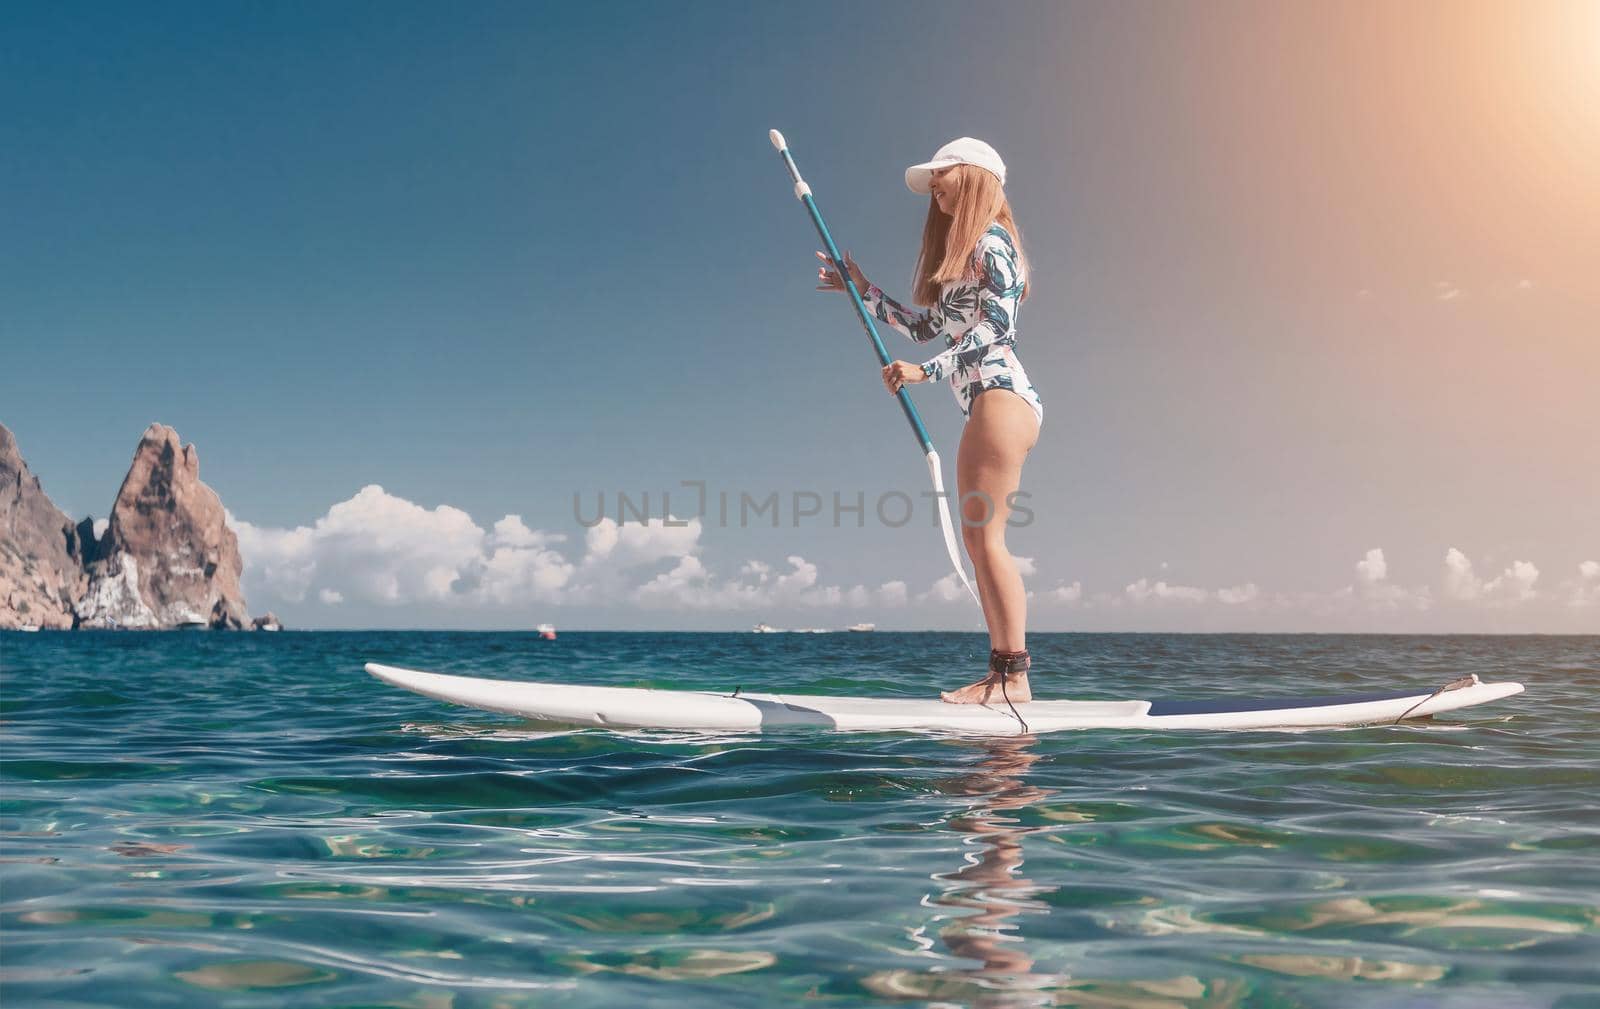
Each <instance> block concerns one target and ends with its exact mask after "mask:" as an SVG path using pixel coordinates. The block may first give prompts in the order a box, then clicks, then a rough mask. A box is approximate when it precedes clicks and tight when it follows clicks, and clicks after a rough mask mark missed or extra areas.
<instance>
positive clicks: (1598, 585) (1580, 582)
mask: <svg viewBox="0 0 1600 1009" xmlns="http://www.w3.org/2000/svg"><path fill="white" fill-rule="evenodd" d="M1565 587H1566V589H1567V605H1568V606H1580V607H1581V606H1600V561H1583V562H1581V563H1579V565H1578V577H1577V578H1575V579H1573V580H1572V581H1570V582H1567V583H1566V586H1565Z"/></svg>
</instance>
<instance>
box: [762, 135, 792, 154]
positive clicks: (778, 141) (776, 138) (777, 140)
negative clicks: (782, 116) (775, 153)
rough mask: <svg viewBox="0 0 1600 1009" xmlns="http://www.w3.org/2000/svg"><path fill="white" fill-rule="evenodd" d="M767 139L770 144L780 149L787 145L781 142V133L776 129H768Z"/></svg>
mask: <svg viewBox="0 0 1600 1009" xmlns="http://www.w3.org/2000/svg"><path fill="white" fill-rule="evenodd" d="M767 139H768V140H770V141H772V146H774V147H776V148H777V149H778V150H780V151H781V150H783V149H784V148H785V147H788V146H789V145H788V144H786V143H784V142H783V134H782V133H779V132H778V131H777V130H768V131H767Z"/></svg>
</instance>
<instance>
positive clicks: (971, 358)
mask: <svg viewBox="0 0 1600 1009" xmlns="http://www.w3.org/2000/svg"><path fill="white" fill-rule="evenodd" d="M973 260H974V263H975V265H977V266H978V267H979V269H978V272H977V275H976V276H974V277H972V278H971V279H962V280H955V281H951V282H950V283H948V284H946V285H944V288H943V289H942V290H941V291H940V294H939V303H938V304H937V305H935V306H933V307H932V308H930V309H928V311H926V312H921V313H917V312H913V311H911V310H910V309H908V308H906V307H905V306H904V305H902V304H900V303H899V302H898V301H895V300H894V299H893V298H891V297H889V296H888V295H886V294H884V293H883V290H882V289H881V288H879V287H878V285H876V284H871V285H869V286H868V287H867V290H866V293H865V294H864V295H863V296H862V301H864V302H865V303H866V306H867V310H868V311H870V312H871V313H872V314H873V317H874V318H876V319H877V320H878V321H879V322H887V323H888V324H889V325H891V326H893V327H894V328H895V329H898V330H899V331H900V332H902V333H904V334H905V335H907V336H909V337H911V339H913V340H915V341H916V342H918V343H928V342H930V341H932V340H934V339H942V340H943V342H944V346H945V350H944V352H943V353H941V354H939V355H938V356H937V357H934V358H931V359H930V360H928V361H927V362H926V363H924V364H923V365H922V370H923V371H925V372H927V374H928V379H929V381H937V380H939V379H941V378H946V379H948V380H949V382H950V389H951V391H953V392H954V393H955V394H956V402H957V403H958V404H960V406H961V413H962V414H963V415H965V416H971V414H972V401H973V400H975V399H977V398H978V394H979V393H981V392H983V391H985V390H987V389H1010V390H1011V391H1012V392H1014V393H1016V394H1017V395H1018V396H1021V397H1022V399H1023V401H1024V402H1026V403H1027V404H1028V405H1029V406H1031V407H1033V412H1034V413H1035V414H1036V415H1037V416H1038V418H1039V421H1040V423H1043V422H1044V405H1043V404H1042V403H1041V402H1039V393H1038V391H1037V390H1035V389H1034V387H1033V383H1032V382H1030V381H1028V373H1027V372H1025V371H1023V370H1022V362H1021V361H1019V360H1017V303H1018V302H1019V301H1021V300H1022V290H1023V288H1024V287H1025V286H1026V284H1027V282H1026V280H1025V279H1024V278H1023V277H1021V276H1020V275H1019V270H1018V267H1017V250H1016V246H1015V245H1013V244H1012V241H1011V235H1010V233H1009V232H1007V231H1006V229H1005V228H1004V227H1002V226H1001V225H999V224H991V225H989V230H988V231H986V232H984V234H983V237H982V238H979V239H978V245H977V248H975V249H974V250H973Z"/></svg>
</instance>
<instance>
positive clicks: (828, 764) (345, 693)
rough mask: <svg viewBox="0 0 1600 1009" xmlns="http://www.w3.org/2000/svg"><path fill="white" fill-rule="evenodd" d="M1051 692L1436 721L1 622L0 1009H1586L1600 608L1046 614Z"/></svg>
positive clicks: (463, 642)
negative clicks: (415, 691) (434, 687)
mask: <svg viewBox="0 0 1600 1009" xmlns="http://www.w3.org/2000/svg"><path fill="white" fill-rule="evenodd" d="M1030 645H1031V646H1032V648H1033V651H1034V654H1035V657H1036V662H1037V665H1036V673H1035V676H1034V682H1035V690H1036V692H1037V693H1038V694H1039V695H1040V696H1073V697H1079V698H1085V699H1088V698H1128V697H1151V696H1197V697H1198V696H1216V695H1219V694H1223V693H1233V694H1258V695H1259V694H1269V695H1270V694H1275V693H1292V692H1296V691H1304V692H1311V693H1318V694H1324V693H1335V692H1345V691H1363V690H1373V689H1378V690H1382V689H1391V688H1394V687H1396V686H1410V685H1415V686H1418V687H1424V688H1426V687H1432V686H1435V685H1438V684H1440V683H1443V682H1444V681H1446V680H1449V679H1452V678H1454V677H1457V676H1460V675H1462V674H1465V673H1469V672H1476V673H1478V674H1479V675H1480V676H1482V677H1483V678H1484V679H1485V680H1505V679H1517V680H1521V681H1523V682H1524V683H1526V684H1527V686H1528V692H1527V693H1526V694H1525V695H1523V696H1521V697H1518V698H1514V699H1512V700H1510V701H1505V702H1500V703H1498V704H1495V705H1491V706H1488V707H1484V708H1475V709H1471V710H1469V711H1464V712H1458V713H1455V714H1453V715H1449V716H1444V717H1443V718H1442V719H1441V720H1439V721H1437V722H1434V723H1432V724H1419V725H1405V726H1388V727H1381V728H1367V729H1355V730H1342V731H1323V732H1308V733H1269V732H1244V733H1215V732H1211V733H1187V734H1179V733H1152V732H1126V731H1123V732H1113V731H1101V730H1096V731H1089V732H1076V733H1059V734H1052V735H1045V736H1038V737H1019V738H1010V739H971V738H950V737H935V736H914V735H892V734H881V735H844V734H830V733H821V732H815V731H790V732H785V733H779V734H771V735H765V736H757V735H742V736H709V735H694V734H685V733H664V732H658V733H643V732H609V731H602V730H581V731H571V732H549V731H532V730H530V729H528V728H527V727H526V726H525V725H523V724H522V723H519V722H518V721H517V720H516V719H513V718H509V717H503V716H498V715H492V714H487V713H482V712H475V711H469V710H466V709H461V708H452V707H449V706H447V705H444V704H440V703H438V702H435V701H431V700H428V699H426V698H422V697H417V696H414V695H411V694H408V693H404V692H402V691H399V690H396V689H394V688H391V687H387V686H385V685H383V684H381V683H378V682H377V681H375V680H373V679H371V678H370V677H368V676H366V675H365V674H364V673H363V672H362V671H361V664H362V663H363V662H364V661H368V660H377V661H383V662H390V663H394V664H398V665H411V666H415V667H420V668H428V669H437V670H440V671H447V672H457V673H464V674H470V675H488V676H505V677H513V678H515V677H521V678H527V679H563V680H569V681H579V682H590V683H610V684H618V685H651V686H664V687H665V686H671V687H703V688H715V689H731V687H732V686H735V685H739V686H743V687H744V688H745V689H747V690H754V689H782V690H792V691H796V692H800V691H811V692H835V693H838V692H850V693H856V694H869V695H876V696H927V695H928V694H929V692H930V691H932V690H933V689H934V688H935V687H937V686H951V685H955V684H957V683H958V682H961V681H962V679H963V675H962V674H963V673H966V672H974V671H976V670H977V669H978V668H980V667H981V665H982V662H983V657H984V654H985V653H984V649H985V647H986V646H985V644H984V642H983V641H982V640H981V639H980V638H979V637H978V636H977V635H971V634H948V635H945V634H886V633H881V632H880V633H874V634H829V635H788V634H785V635H752V634H611V633H592V634H581V633H564V634H562V635H561V637H560V639H559V640H558V641H555V642H543V641H539V640H538V639H537V638H536V637H534V636H533V635H528V634H457V633H359V634H358V633H292V632H291V633H283V634H277V635H271V634H233V635H222V634H203V633H196V634H182V633H173V634H114V633H101V634H93V633H79V634H50V633H39V634H6V635H0V717H3V723H0V732H3V734H0V756H3V777H0V1005H4V1006H6V1007H7V1009H10V1007H14V1006H61V1007H66V1006H73V1007H81V1006H116V1007H143V1006H198V1005H218V1006H230V1007H253V1006H286V1005H293V1006H348V1007H356V1006H409V1007H416V1009H480V1007H481V1009H491V1007H492V1009H501V1007H517V1006H543V1005H555V1004H560V1005H563V1006H655V1005H662V1006H665V1005H680V1004H698V1005H708V1006H760V1007H767V1006H771V1005H773V1004H779V1003H794V1004H805V1005H816V1006H864V1005H895V1004H899V1005H928V1006H935V1005H938V1006H944V1005H984V1006H1034V1005H1072V1006H1094V1007H1109V1006H1129V1007H1140V1009H1177V1007H1216V1009H1221V1007H1231V1006H1240V1007H1258V1006H1259V1007H1277V1006H1318V1007H1322V1006H1327V1007H1345V1006H1374V1007H1402V1006H1403V1007H1413V1006H1414V1007H1423V1006H1482V1007H1496V1009H1505V1007H1532V1006H1541V1007H1543V1006H1562V1007H1576V1006H1595V1005H1600V911H1597V907H1596V905H1597V903H1600V745H1597V743H1600V716H1597V714H1596V712H1595V710H1594V704H1593V698H1594V697H1595V696H1596V692H1597V688H1600V638H1597V637H1566V638H1560V637H1519V638H1501V637H1384V636H1351V637H1338V636H1334V637H1323V636H1244V635H1241V636H1232V635H1224V636H1184V635H1174V636H1166V635H1115V634H1107V635H1094V634H1062V635H1037V636H1034V637H1033V638H1032V639H1031V640H1030Z"/></svg>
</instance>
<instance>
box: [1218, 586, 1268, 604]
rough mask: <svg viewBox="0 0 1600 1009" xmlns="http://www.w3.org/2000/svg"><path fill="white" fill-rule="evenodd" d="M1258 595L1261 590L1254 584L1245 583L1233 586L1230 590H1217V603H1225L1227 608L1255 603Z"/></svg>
mask: <svg viewBox="0 0 1600 1009" xmlns="http://www.w3.org/2000/svg"><path fill="white" fill-rule="evenodd" d="M1260 595H1261V590H1260V589H1259V588H1257V587H1256V583H1255V582H1246V583H1245V584H1243V585H1235V586H1232V587H1231V588H1226V589H1218V590H1217V601H1218V602H1221V603H1226V604H1227V605H1229V606H1238V605H1240V604H1242V603H1252V602H1255V600H1256V598H1257V597H1259V596H1260Z"/></svg>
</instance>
